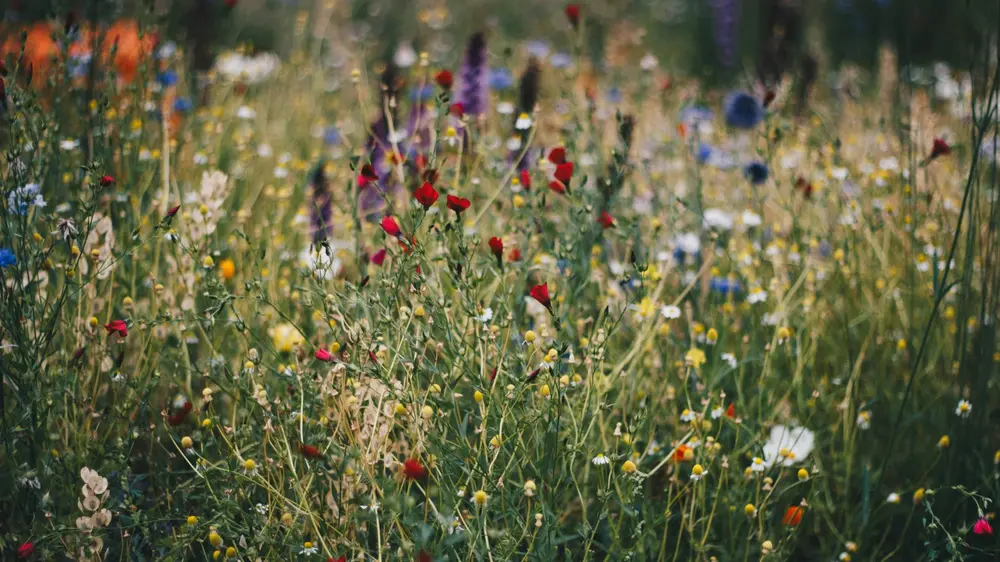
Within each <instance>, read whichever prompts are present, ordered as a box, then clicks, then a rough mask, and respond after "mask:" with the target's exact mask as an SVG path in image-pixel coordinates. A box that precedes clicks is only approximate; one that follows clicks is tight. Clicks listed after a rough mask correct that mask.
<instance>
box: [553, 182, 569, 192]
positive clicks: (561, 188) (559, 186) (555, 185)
mask: <svg viewBox="0 0 1000 562" xmlns="http://www.w3.org/2000/svg"><path fill="white" fill-rule="evenodd" d="M549 189H551V190H552V191H555V192H556V193H566V186H565V185H563V184H562V183H560V182H557V181H555V180H552V181H550V182H549Z"/></svg>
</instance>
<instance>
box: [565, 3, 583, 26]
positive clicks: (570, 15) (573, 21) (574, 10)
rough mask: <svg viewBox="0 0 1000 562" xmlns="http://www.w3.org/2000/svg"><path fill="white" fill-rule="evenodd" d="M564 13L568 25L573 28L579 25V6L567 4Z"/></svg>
mask: <svg viewBox="0 0 1000 562" xmlns="http://www.w3.org/2000/svg"><path fill="white" fill-rule="evenodd" d="M565 11H566V19H568V20H569V23H570V25H572V26H573V27H576V26H578V25H580V5H579V4H567V5H566V10H565Z"/></svg>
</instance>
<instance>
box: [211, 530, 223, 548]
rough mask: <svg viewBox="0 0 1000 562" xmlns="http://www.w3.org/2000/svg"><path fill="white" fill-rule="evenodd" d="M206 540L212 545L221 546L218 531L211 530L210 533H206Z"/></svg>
mask: <svg viewBox="0 0 1000 562" xmlns="http://www.w3.org/2000/svg"><path fill="white" fill-rule="evenodd" d="M208 542H209V543H211V544H212V546H214V547H215V548H219V547H220V546H222V537H220V536H219V533H216V532H215V531H211V532H210V533H208Z"/></svg>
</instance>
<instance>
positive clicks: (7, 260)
mask: <svg viewBox="0 0 1000 562" xmlns="http://www.w3.org/2000/svg"><path fill="white" fill-rule="evenodd" d="M14 265H17V256H16V255H14V252H13V250H11V249H10V248H0V269H7V268H8V267H11V266H14Z"/></svg>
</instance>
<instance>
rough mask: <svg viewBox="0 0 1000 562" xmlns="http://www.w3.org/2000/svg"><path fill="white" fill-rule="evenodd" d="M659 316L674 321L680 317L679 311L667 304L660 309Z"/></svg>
mask: <svg viewBox="0 0 1000 562" xmlns="http://www.w3.org/2000/svg"><path fill="white" fill-rule="evenodd" d="M660 314H661V315H662V316H663V317H664V318H666V319H667V320H674V319H677V318H680V317H681V309H680V308H678V307H676V306H674V305H672V304H668V305H665V306H664V307H663V308H661V309H660Z"/></svg>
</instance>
